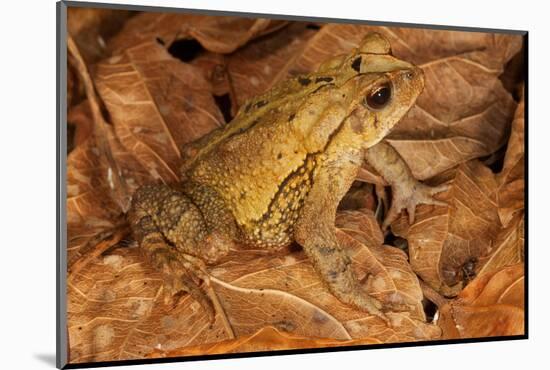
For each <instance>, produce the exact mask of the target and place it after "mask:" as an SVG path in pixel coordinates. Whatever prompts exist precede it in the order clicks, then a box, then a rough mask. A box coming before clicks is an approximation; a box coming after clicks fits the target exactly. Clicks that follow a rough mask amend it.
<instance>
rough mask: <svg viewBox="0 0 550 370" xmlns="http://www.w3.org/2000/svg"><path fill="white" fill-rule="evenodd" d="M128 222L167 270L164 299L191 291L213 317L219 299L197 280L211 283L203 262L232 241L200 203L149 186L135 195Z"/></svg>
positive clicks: (150, 254)
mask: <svg viewBox="0 0 550 370" xmlns="http://www.w3.org/2000/svg"><path fill="white" fill-rule="evenodd" d="M129 221H130V225H131V228H132V231H133V233H134V236H135V238H136V240H137V241H138V243H139V244H140V246H141V248H142V251H143V252H144V254H145V256H146V257H147V259H148V260H149V261H150V262H151V263H152V265H153V266H154V267H155V268H156V269H157V270H159V271H161V272H162V274H163V280H164V297H165V301H170V300H171V299H172V297H173V296H175V295H177V294H178V293H179V292H181V291H183V292H187V293H189V294H190V295H191V296H192V297H193V298H194V299H195V300H197V301H198V302H199V303H200V304H201V306H202V307H203V308H204V309H205V310H206V312H207V314H208V316H209V317H210V318H211V319H213V317H214V305H213V302H212V299H214V300H215V298H214V297H209V295H208V294H207V293H206V292H205V291H204V289H202V288H201V287H200V285H199V279H200V280H203V281H205V283H206V284H208V283H209V281H208V274H207V273H206V270H205V268H204V264H203V263H202V261H206V262H213V261H215V260H217V259H218V258H219V257H220V256H221V255H223V254H224V253H226V252H227V250H229V245H226V244H228V243H225V241H226V240H225V239H224V238H223V237H221V236H219V235H218V234H217V233H216V231H215V230H211V229H210V228H209V227H208V224H207V222H206V221H205V220H204V218H203V214H202V212H201V211H200V210H199V209H198V208H197V206H196V205H195V204H194V203H193V202H192V201H191V199H189V198H188V197H187V196H186V195H185V194H183V193H182V192H180V191H177V190H175V189H172V188H170V187H168V186H166V185H146V186H143V187H141V188H140V189H138V190H137V191H136V193H135V194H134V197H133V200H132V206H131V208H130V211H129ZM211 295H212V294H211Z"/></svg>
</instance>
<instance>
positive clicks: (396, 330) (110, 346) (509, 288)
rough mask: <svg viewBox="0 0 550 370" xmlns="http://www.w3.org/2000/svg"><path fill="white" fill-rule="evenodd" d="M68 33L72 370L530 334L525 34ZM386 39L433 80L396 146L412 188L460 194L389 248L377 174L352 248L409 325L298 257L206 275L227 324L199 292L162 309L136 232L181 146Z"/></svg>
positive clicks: (348, 241) (212, 23)
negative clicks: (369, 309) (331, 282)
mask: <svg viewBox="0 0 550 370" xmlns="http://www.w3.org/2000/svg"><path fill="white" fill-rule="evenodd" d="M68 29H69V39H68V55H69V65H68V71H69V74H68V107H69V110H68V160H67V194H68V197H67V218H68V263H69V271H68V287H67V293H68V328H67V330H68V337H69V346H70V348H69V352H70V362H72V363H76V362H91V361H106V360H122V359H137V358H143V357H148V356H149V357H151V356H153V357H162V356H183V355H197V354H213V353H232V352H251V351H262V350H274V349H289V348H311V347H327V346H341V345H354V344H373V343H395V342H411V341H422V340H437V339H452V338H474V337H486V336H495V335H498V336H502V335H518V334H523V333H524V288H525V284H524V132H525V127H524V103H523V78H524V76H523V75H522V71H523V64H522V63H523V45H522V38H521V37H520V36H515V35H506V34H486V33H475V32H450V31H435V30H422V29H406V28H393V27H392V28H388V27H374V26H364V25H345V24H322V23H315V22H284V21H278V20H267V19H251V18H250V19H248V18H236V17H210V16H209V17H207V16H200V15H186V14H175V13H174V14H163V13H133V12H126V11H113V10H95V9H76V8H75V9H70V10H69V14H68ZM371 30H375V31H377V32H380V33H382V34H383V35H385V36H386V37H387V38H388V39H389V40H390V42H391V45H392V49H393V53H394V55H396V56H397V57H399V58H400V59H404V60H407V61H410V62H412V63H415V64H417V65H419V66H421V67H422V68H423V70H424V72H425V75H426V87H425V90H424V92H423V94H422V95H421V96H420V98H419V99H418V101H417V104H416V105H415V106H414V107H413V109H412V110H411V111H410V112H409V114H408V115H407V116H406V117H405V118H404V119H403V120H402V121H401V122H400V123H399V125H398V126H397V127H396V128H395V130H394V131H393V132H392V133H391V135H390V136H389V137H388V138H387V142H389V143H390V144H391V145H392V146H393V147H394V148H395V149H396V150H397V151H398V152H399V154H400V155H401V156H402V157H403V159H404V160H405V162H406V163H407V165H408V166H409V168H410V169H411V171H412V173H413V175H414V176H415V177H416V178H417V179H419V180H422V181H425V182H426V183H428V184H442V183H447V184H449V185H450V188H449V190H448V191H447V192H445V193H443V194H441V196H440V197H439V196H438V197H439V198H440V199H442V200H444V201H445V202H446V203H447V206H425V205H422V206H420V207H418V208H417V212H416V219H415V222H414V223H413V224H412V225H411V224H409V221H408V217H407V215H406V213H405V214H402V215H401V217H400V218H399V219H398V220H397V221H395V222H394V223H393V224H392V225H391V228H390V232H389V233H386V234H385V235H384V233H383V232H382V230H381V229H380V220H381V219H382V218H383V213H384V209H385V207H384V204H386V205H387V202H388V201H389V200H390V199H391V196H390V189H389V187H388V186H387V184H385V183H384V180H383V179H382V178H381V177H380V176H379V175H378V174H376V173H375V172H373V171H372V169H369V168H368V167H365V168H364V171H362V173H361V176H360V177H361V178H359V179H358V181H357V182H356V184H355V185H354V187H353V188H352V189H351V190H350V192H349V193H348V195H347V197H346V198H345V199H344V201H343V202H342V204H341V207H340V208H341V211H340V213H339V214H338V218H337V226H338V227H339V231H338V239H339V241H340V244H341V245H342V246H343V247H344V248H345V249H346V251H347V253H348V254H349V255H350V257H351V258H352V261H353V267H354V269H355V272H356V273H357V276H359V277H360V278H365V277H366V276H367V272H369V273H370V274H371V275H370V277H369V278H368V279H366V280H365V281H366V282H365V284H366V285H367V290H368V291H369V292H370V293H371V294H372V295H373V296H376V297H378V298H380V299H381V300H383V301H392V300H397V301H401V302H406V303H407V304H408V306H409V308H410V309H409V311H406V312H393V313H392V312H390V313H388V314H387V316H388V318H389V323H386V322H384V321H382V320H381V319H380V318H378V317H374V316H370V315H368V314H366V313H365V312H361V311H357V310H355V309H353V308H351V307H347V306H345V305H343V304H342V303H340V302H339V301H338V300H337V299H336V298H335V297H333V296H332V295H331V294H330V293H329V292H328V291H327V289H326V288H325V287H324V286H323V284H322V283H321V281H320V280H319V278H318V276H317V275H316V273H315V271H314V270H313V268H312V266H311V264H310V263H309V262H308V260H307V259H306V257H305V255H304V254H303V252H302V251H301V250H300V249H299V248H298V247H295V246H291V247H289V248H288V249H286V250H284V251H282V252H280V253H277V254H274V255H273V254H268V253H266V252H265V251H261V250H245V249H243V250H237V251H234V252H232V253H230V255H229V256H228V257H227V258H226V259H224V260H223V261H222V262H221V263H220V264H218V265H215V266H211V267H210V269H209V274H210V276H211V281H212V285H213V289H214V291H215V292H216V294H217V295H218V298H219V300H220V303H221V305H222V306H223V309H224V311H225V315H224V317H221V316H222V315H218V316H217V317H216V321H215V322H214V323H213V324H211V323H210V322H209V321H208V318H207V317H206V316H205V314H204V313H203V312H202V310H201V308H200V306H199V305H198V303H197V302H195V301H193V300H192V299H191V298H189V297H184V298H183V299H182V301H181V303H180V304H179V305H177V306H176V307H172V306H168V305H165V304H164V303H163V299H162V294H161V293H162V292H161V289H162V288H161V279H160V274H159V273H157V272H156V271H154V270H153V269H152V268H151V266H149V265H148V264H147V263H146V262H145V261H144V260H143V258H142V256H141V254H140V251H139V248H138V247H137V246H136V244H135V242H133V241H132V240H131V237H130V234H129V230H128V226H127V224H126V221H125V216H124V214H125V211H126V210H127V208H128V204H129V201H130V199H131V196H132V193H133V192H134V191H135V189H136V188H137V187H138V186H140V185H142V184H145V183H150V182H165V183H174V182H176V181H177V180H178V175H177V173H178V167H179V164H180V162H181V157H182V150H183V147H184V145H185V144H186V143H189V142H191V141H193V140H195V139H198V138H200V137H201V136H203V135H204V134H206V133H207V132H209V131H211V130H213V129H215V128H217V127H220V126H223V125H224V124H225V123H226V122H228V121H229V120H231V117H232V116H233V115H234V114H235V112H236V111H237V109H238V107H239V106H240V105H241V104H242V103H243V102H244V101H246V99H248V98H250V97H252V96H255V95H256V94H258V93H261V92H263V91H265V90H266V89H269V88H270V87H272V86H273V85H274V84H275V83H277V82H278V81H281V80H283V79H285V78H287V77H289V76H294V75H297V74H301V73H308V72H309V71H312V70H313V69H315V68H316V67H317V66H318V65H319V64H320V63H321V62H322V61H323V60H325V59H327V58H328V57H330V56H333V55H336V54H341V53H345V52H348V51H349V50H350V49H351V48H353V47H355V46H356V45H357V43H358V42H359V41H360V40H361V38H362V37H363V36H364V35H365V34H366V33H367V32H368V31H371ZM377 190H378V191H377Z"/></svg>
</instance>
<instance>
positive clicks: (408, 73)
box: [405, 71, 414, 80]
mask: <svg viewBox="0 0 550 370" xmlns="http://www.w3.org/2000/svg"><path fill="white" fill-rule="evenodd" d="M405 78H406V79H408V80H412V79H413V78H414V72H413V71H407V72H406V73H405Z"/></svg>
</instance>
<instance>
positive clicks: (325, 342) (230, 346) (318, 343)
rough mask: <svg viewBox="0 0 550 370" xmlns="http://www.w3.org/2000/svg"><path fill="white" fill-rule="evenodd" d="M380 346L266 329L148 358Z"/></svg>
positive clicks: (368, 340)
mask: <svg viewBox="0 0 550 370" xmlns="http://www.w3.org/2000/svg"><path fill="white" fill-rule="evenodd" d="M379 343H382V342H380V341H379V340H377V339H374V338H361V339H351V340H334V339H326V338H308V337H300V336H296V335H290V334H288V333H285V332H282V331H279V330H277V329H276V328H274V327H272V326H266V327H265V328H262V329H260V330H258V331H257V332H256V333H254V334H252V335H247V336H243V337H240V338H238V339H233V340H228V341H223V342H218V343H213V344H203V345H198V346H192V347H184V348H179V349H175V350H171V351H161V350H156V351H154V352H153V353H152V354H151V355H150V356H148V357H151V358H159V357H176V356H197V355H213V354H220V353H243V352H258V351H277V350H285V349H299V348H326V347H340V346H354V345H366V344H379Z"/></svg>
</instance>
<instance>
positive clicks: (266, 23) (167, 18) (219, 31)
mask: <svg viewBox="0 0 550 370" xmlns="http://www.w3.org/2000/svg"><path fill="white" fill-rule="evenodd" d="M285 24H286V22H285V21H277V20H271V19H263V18H256V19H253V18H241V17H230V16H211V15H199V14H196V15H195V14H178V13H157V12H150V13H149V12H147V13H141V14H139V15H137V16H136V17H134V18H133V19H131V20H129V21H128V22H126V25H125V26H124V28H123V29H122V31H121V32H120V33H119V34H118V35H117V36H116V37H114V38H113V39H112V40H111V42H110V43H109V46H108V47H109V50H110V51H111V53H112V54H118V53H119V52H121V51H124V50H126V49H127V48H128V47H131V46H135V45H139V44H141V43H144V42H145V43H148V42H155V43H158V44H159V45H164V46H167V47H168V46H169V45H171V44H172V43H173V42H174V41H177V40H181V39H196V40H197V41H198V42H200V43H201V44H202V46H203V47H204V48H205V49H207V50H210V51H214V52H217V53H224V54H225V53H231V52H232V51H234V50H235V49H237V48H238V47H239V46H242V45H244V44H245V43H247V42H248V41H249V40H251V39H253V38H255V37H259V36H262V35H265V34H267V33H270V32H272V31H274V30H276V29H278V28H280V27H282V26H284V25H285Z"/></svg>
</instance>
